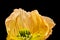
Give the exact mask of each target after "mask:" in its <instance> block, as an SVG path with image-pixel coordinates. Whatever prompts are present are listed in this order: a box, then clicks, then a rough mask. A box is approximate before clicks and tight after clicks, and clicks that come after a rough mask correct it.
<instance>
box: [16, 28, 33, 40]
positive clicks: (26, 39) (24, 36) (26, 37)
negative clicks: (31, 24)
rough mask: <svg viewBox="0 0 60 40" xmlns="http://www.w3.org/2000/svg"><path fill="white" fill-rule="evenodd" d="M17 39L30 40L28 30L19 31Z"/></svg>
mask: <svg viewBox="0 0 60 40" xmlns="http://www.w3.org/2000/svg"><path fill="white" fill-rule="evenodd" d="M17 37H22V39H23V40H30V38H31V37H32V36H31V33H30V32H29V31H28V30H26V29H23V30H20V31H19V35H17Z"/></svg>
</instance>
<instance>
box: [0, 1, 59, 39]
mask: <svg viewBox="0 0 60 40" xmlns="http://www.w3.org/2000/svg"><path fill="white" fill-rule="evenodd" d="M57 4H58V3H57V1H47V0H45V1H44V0H42V1H41V0H21V1H18V0H17V1H15V0H14V1H11V0H10V1H9V0H4V1H3V0H2V1H0V40H6V39H5V38H6V36H7V32H6V28H5V19H6V17H8V16H9V14H11V13H12V12H13V10H14V9H15V8H22V9H24V10H26V11H32V10H34V9H37V10H38V11H39V13H40V14H41V15H45V16H48V17H51V18H52V19H53V20H54V21H55V23H56V26H55V27H54V28H53V34H52V35H51V36H50V37H49V38H48V39H47V40H59V36H60V34H59V32H60V30H59V28H60V27H59V22H60V16H59V13H58V5H57Z"/></svg>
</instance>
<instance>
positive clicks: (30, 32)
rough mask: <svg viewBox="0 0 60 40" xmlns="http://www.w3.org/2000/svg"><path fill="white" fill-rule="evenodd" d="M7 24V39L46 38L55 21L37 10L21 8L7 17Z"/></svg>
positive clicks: (35, 39)
mask: <svg viewBox="0 0 60 40" xmlns="http://www.w3.org/2000/svg"><path fill="white" fill-rule="evenodd" d="M5 25H6V30H7V38H6V40H46V39H47V38H48V37H49V36H50V35H51V33H52V28H53V27H54V26H55V23H54V21H53V20H52V19H51V18H49V17H46V16H42V15H40V14H39V13H38V11H37V10H33V11H31V12H26V11H25V10H23V9H21V8H19V9H14V11H13V12H12V13H11V14H10V16H9V17H8V18H6V20H5Z"/></svg>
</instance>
